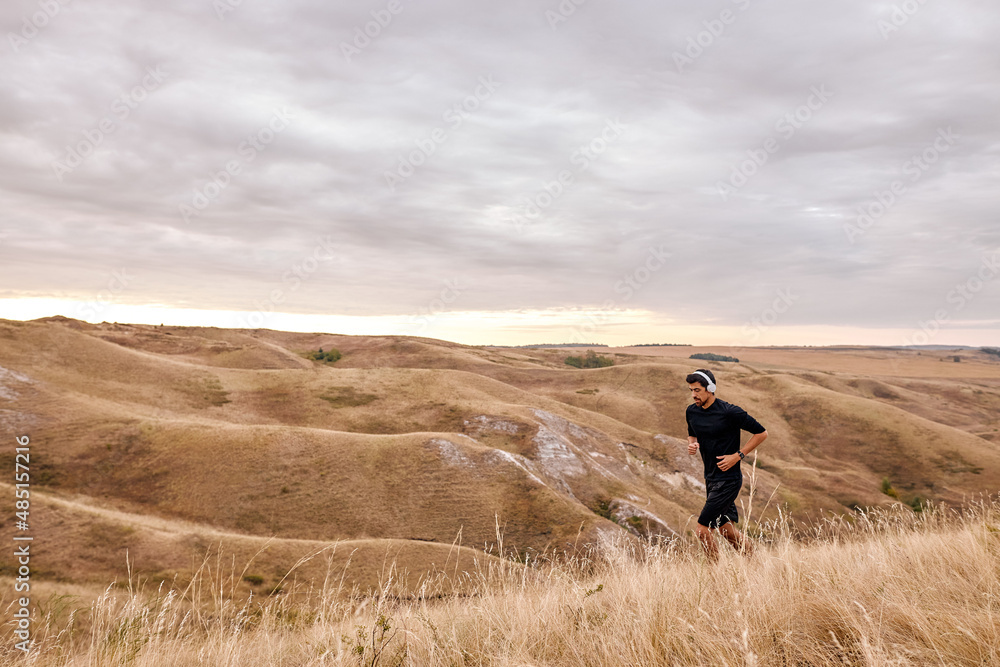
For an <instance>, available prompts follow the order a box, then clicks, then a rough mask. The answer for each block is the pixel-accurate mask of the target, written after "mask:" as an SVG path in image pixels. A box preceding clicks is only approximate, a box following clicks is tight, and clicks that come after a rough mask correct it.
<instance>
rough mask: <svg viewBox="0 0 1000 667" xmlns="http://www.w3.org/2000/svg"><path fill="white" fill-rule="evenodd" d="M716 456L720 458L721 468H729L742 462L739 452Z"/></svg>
mask: <svg viewBox="0 0 1000 667" xmlns="http://www.w3.org/2000/svg"><path fill="white" fill-rule="evenodd" d="M715 458H717V459H719V470H729V469H730V468H732V467H733V466H734V465H736V464H737V463H739V462H740V455H739V454H726V455H725V456H716V457H715Z"/></svg>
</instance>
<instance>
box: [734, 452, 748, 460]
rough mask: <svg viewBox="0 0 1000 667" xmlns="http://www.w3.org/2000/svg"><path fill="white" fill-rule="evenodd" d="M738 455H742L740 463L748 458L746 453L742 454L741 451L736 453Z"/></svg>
mask: <svg viewBox="0 0 1000 667" xmlns="http://www.w3.org/2000/svg"><path fill="white" fill-rule="evenodd" d="M736 453H737V454H739V455H740V461H742V460H743V459H745V458H746V457H747V455H746V454H744V453H743V452H741V451H740V452H736Z"/></svg>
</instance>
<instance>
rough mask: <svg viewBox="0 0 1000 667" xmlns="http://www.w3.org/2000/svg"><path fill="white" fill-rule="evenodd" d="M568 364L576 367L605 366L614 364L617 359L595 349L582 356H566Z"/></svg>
mask: <svg viewBox="0 0 1000 667" xmlns="http://www.w3.org/2000/svg"><path fill="white" fill-rule="evenodd" d="M566 365H567V366H573V367H574V368H604V367H606V366H614V365H615V360H614V359H612V358H611V357H605V356H604V355H602V354H597V353H596V352H594V351H593V350H587V354H585V355H584V356H582V357H566Z"/></svg>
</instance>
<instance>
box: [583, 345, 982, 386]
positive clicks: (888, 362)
mask: <svg viewBox="0 0 1000 667" xmlns="http://www.w3.org/2000/svg"><path fill="white" fill-rule="evenodd" d="M600 349H602V350H603V349H606V350H607V351H609V352H619V353H624V354H637V355H643V356H650V357H667V358H674V359H687V358H688V357H690V356H691V355H692V354H695V353H698V352H714V353H715V354H723V355H728V356H735V357H737V358H738V359H739V360H740V362H742V363H746V364H751V365H758V366H762V367H771V368H796V369H803V370H812V371H831V372H834V373H851V374H856V375H878V376H888V377H927V378H953V379H962V378H965V379H973V378H975V379H994V380H998V381H1000V357H992V358H990V356H989V355H986V354H984V353H983V352H979V351H977V350H958V351H951V350H919V351H911V350H892V349H887V348H879V347H848V346H843V347H746V348H735V349H734V348H729V347H724V346H723V347H696V346H691V347H680V346H663V347H614V348H600ZM956 355H958V356H959V357H960V358H961V361H960V362H958V363H955V360H954V357H955V356H956Z"/></svg>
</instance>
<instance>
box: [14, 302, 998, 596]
mask: <svg viewBox="0 0 1000 667" xmlns="http://www.w3.org/2000/svg"><path fill="white" fill-rule="evenodd" d="M321 347H322V348H324V349H327V350H329V349H330V348H336V349H338V350H339V351H340V352H341V353H342V354H343V357H342V358H341V359H340V360H339V361H337V362H336V363H323V362H318V361H314V360H312V359H310V358H309V355H310V353H311V352H314V351H316V350H318V349H319V348H321ZM698 351H716V352H725V350H720V349H713V348H690V347H686V348H630V349H627V350H614V349H612V350H603V351H602V353H603V354H610V355H612V356H613V357H614V358H615V360H616V365H615V366H612V367H608V368H599V369H589V370H578V369H574V368H571V367H569V366H567V365H565V364H564V363H563V359H564V358H565V356H567V355H569V354H573V353H574V351H573V350H567V349H537V350H532V349H516V350H514V349H501V348H476V347H467V346H462V345H457V344H453V343H447V342H442V341H435V340H430V339H419V338H410V337H399V336H392V337H354V336H337V335H330V334H302V333H288V332H277V331H269V330H224V329H213V328H191V327H153V326H140V325H135V326H133V325H123V324H102V325H91V324H87V323H83V322H78V321H75V320H68V319H65V318H50V319H47V320H39V321H34V322H13V321H3V320H0V425H2V428H3V431H4V432H5V433H7V434H8V435H7V436H6V437H8V438H9V439H10V441H12V440H13V437H14V436H15V435H29V436H30V437H31V442H32V462H31V471H32V472H31V475H32V490H33V493H35V494H36V496H37V502H35V504H34V505H33V507H32V511H33V514H32V525H33V526H35V527H36V528H37V529H38V530H39V531H41V533H40V534H43V535H45V539H44V540H41V539H40V540H39V549H40V550H41V552H42V553H48V554H49V555H46V556H45V557H40V558H39V560H38V561H37V563H36V564H35V566H36V567H38V576H39V577H42V578H48V579H52V580H57V579H61V580H65V581H66V582H67V583H69V582H86V581H93V582H96V581H104V580H108V579H109V578H112V577H114V576H118V577H122V576H125V574H126V573H125V559H124V555H123V549H122V546H123V545H126V546H128V545H134V548H131V549H130V551H129V553H130V557H131V558H132V559H133V563H132V566H133V568H134V571H135V572H140V573H143V574H145V575H148V576H152V577H156V578H159V579H163V580H168V579H171V577H173V576H174V575H175V574H178V573H180V574H181V575H184V573H188V574H189V573H190V571H191V562H192V561H193V560H197V558H198V554H204V553H206V552H207V551H208V550H209V549H208V547H209V546H210V545H212V544H216V543H217V541H218V540H221V541H222V542H224V543H225V545H227V548H230V549H235V547H232V546H231V545H234V544H245V545H246V547H245V549H250V548H256V547H255V546H253V545H257V544H261V543H262V541H267V540H272V542H271V544H272V548H269V553H271V554H272V555H273V559H272V561H270V565H269V566H268V567H269V568H270V570H269V572H270V574H268V575H267V577H265V579H266V580H267V582H269V583H270V582H271V581H272V580H273V578H274V576H276V575H275V573H277V572H279V571H287V569H288V568H289V567H291V565H292V564H293V562H294V560H295V559H297V558H298V557H299V555H301V554H302V553H304V551H303V549H306V550H307V549H309V548H312V546H313V545H318V544H329V543H331V542H332V541H339V542H341V543H345V544H346V543H348V542H351V541H358V543H359V544H361V543H364V544H366V545H369V547H371V549H374V550H375V551H378V550H379V549H383V548H387V547H385V546H384V545H387V544H396V542H391V541H403V542H401V544H404V545H406V547H405V548H404V549H403V551H401V552H400V553H401V554H403V555H402V556H400V558H402V559H404V560H405V562H406V566H407V568H408V569H410V570H411V571H412V572H414V573H420V572H425V571H433V570H434V569H435V567H436V566H437V564H438V563H439V562H440V560H441V558H440V553H441V550H442V549H445V551H448V550H450V549H451V545H452V544H453V543H456V540H460V544H461V545H463V546H464V547H469V548H471V549H474V550H477V551H478V552H480V553H482V552H484V551H489V550H491V549H493V550H494V551H495V550H496V549H498V545H497V544H496V527H497V523H498V522H499V523H500V524H501V525H502V526H503V529H504V533H505V535H506V539H507V543H508V546H512V547H514V548H515V549H516V551H517V554H516V555H517V557H518V558H520V559H522V560H523V559H524V558H525V557H528V558H530V557H533V556H534V555H537V554H543V553H552V552H565V551H569V552H574V551H578V550H580V549H584V548H587V547H588V546H592V545H594V544H597V543H599V542H601V541H604V540H606V539H608V538H609V537H610V536H614V535H620V536H622V537H624V538H626V539H637V538H640V537H655V536H663V537H675V536H678V535H681V536H682V535H685V534H686V532H687V531H688V530H690V529H691V527H692V525H693V517H694V516H696V514H697V512H698V510H699V509H700V506H701V504H702V503H703V501H704V492H703V487H702V480H701V471H700V460H696V459H692V458H691V457H689V456H688V455H687V454H686V448H685V436H686V428H685V425H684V409H685V407H686V406H687V404H688V402H689V400H690V399H689V396H688V391H687V388H686V385H685V384H684V381H683V378H684V376H685V375H686V374H687V373H688V372H689V371H690V370H691V369H692V368H694V367H696V366H697V365H703V364H705V363H708V365H709V367H710V368H713V369H714V371H715V372H716V374H717V377H718V378H719V386H720V389H719V396H720V397H721V398H723V399H725V400H727V401H730V402H733V403H737V404H739V405H741V406H743V407H745V408H746V409H747V410H748V411H749V412H750V413H751V414H753V415H755V416H756V417H758V419H759V420H760V421H761V422H762V423H763V424H764V425H765V426H766V427H767V429H768V431H769V433H770V435H771V437H770V438H769V439H768V440H767V442H766V443H765V444H764V445H763V446H762V447H761V449H760V450H758V451H759V458H758V465H757V467H756V468H755V469H753V470H751V469H749V468H748V470H747V473H748V475H749V473H751V472H753V484H754V488H755V490H756V497H755V500H754V503H753V505H752V507H748V508H747V509H751V510H752V511H751V517H752V519H753V521H752V522H751V530H752V531H754V530H758V529H757V528H756V525H757V524H759V523H761V522H764V521H766V520H768V519H769V518H774V517H775V516H777V513H778V511H779V510H780V511H783V512H791V514H792V516H793V517H794V519H795V520H796V521H798V522H800V523H802V524H804V525H808V524H809V523H810V522H815V521H817V520H819V519H821V518H822V517H824V516H826V515H827V514H828V513H829V512H831V511H832V512H835V513H851V512H852V511H853V508H858V507H869V506H890V505H893V504H906V505H907V506H913V507H919V506H920V505H921V503H923V502H925V501H926V500H928V499H930V500H936V501H947V502H949V503H952V504H961V503H962V502H965V501H967V500H969V499H972V498H975V497H977V496H978V495H979V494H982V493H984V492H991V491H995V490H996V489H998V488H1000V409H998V408H1000V360H998V359H996V357H990V356H989V355H983V354H980V353H977V352H974V351H963V352H962V361H961V362H960V363H954V362H953V360H952V358H953V355H951V354H947V353H946V352H922V353H921V354H919V355H917V354H915V353H913V352H910V351H891V350H870V349H864V348H845V349H835V350H834V349H815V350H812V349H753V350H746V351H741V352H740V354H739V356H740V358H741V360H742V361H741V363H739V364H730V363H718V362H693V361H691V360H689V359H687V358H686V357H687V355H689V354H691V353H693V352H698ZM812 362H815V366H814V367H811V366H810V363H812ZM875 373H877V374H875ZM0 461H2V464H3V465H5V466H7V469H8V470H13V466H14V462H13V451H12V448H4V449H3V450H2V452H0ZM748 486H749V485H748ZM887 492H888V493H887ZM67 503H69V504H67ZM4 512H5V514H4V516H5V517H6V518H8V519H10V520H11V521H7V522H5V525H6V526H11V525H12V523H11V522H12V520H13V518H14V517H13V512H14V509H13V506H12V505H8V508H7V509H5V510H4ZM80 513H82V514H80ZM140 519H142V520H145V521H150V522H166V523H165V524H163V525H170V526H186V528H184V529H183V530H181V529H171V530H168V531H167V533H170V535H172V537H170V536H165V535H164V534H162V533H163V530H161V529H156V530H159V531H160V532H156V531H155V530H153V528H151V527H150V526H151V524H148V525H147V524H141V521H140ZM137 522H138V523H137ZM84 524H85V525H86V526H92V527H93V526H96V527H93V528H92V529H91V528H86V529H85V528H83V527H82V526H84ZM10 530H11V529H10V528H7V529H5V532H4V536H5V537H6V538H8V539H9V537H10ZM150 531H153V532H150ZM154 533H155V535H154ZM156 536H158V537H156ZM218 536H224V537H218ZM56 544H58V545H59V546H58V548H56V546H55V545H56ZM46 545H47V546H46ZM95 545H110V546H111V547H113V548H112V549H111V550H107V549H105V550H101V549H97V548H95ZM277 545H281V548H280V549H279V548H277ZM293 545H299V546H293ZM241 548H242V547H241ZM366 548H368V547H366ZM46 550H48V551H47V552H46ZM57 553H58V554H59V555H58V557H57V556H56V554H57ZM232 553H233V554H237V553H238V555H240V556H243V555H245V550H244V551H239V552H236V551H233V552H232ZM366 553H367V552H366ZM372 553H374V551H373V552H372ZM279 556H280V557H279ZM12 571H13V562H12V561H11V560H10V556H9V554H4V555H3V556H0V574H4V573H8V574H9V573H10V572H12ZM88 572H89V573H92V576H90V575H87V573H88ZM262 576H263V575H262ZM348 580H349V581H350V582H352V583H359V584H363V585H368V584H370V583H371V571H364V572H362V571H360V570H359V571H357V572H355V571H354V570H353V569H352V570H350V571H349V574H348Z"/></svg>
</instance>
